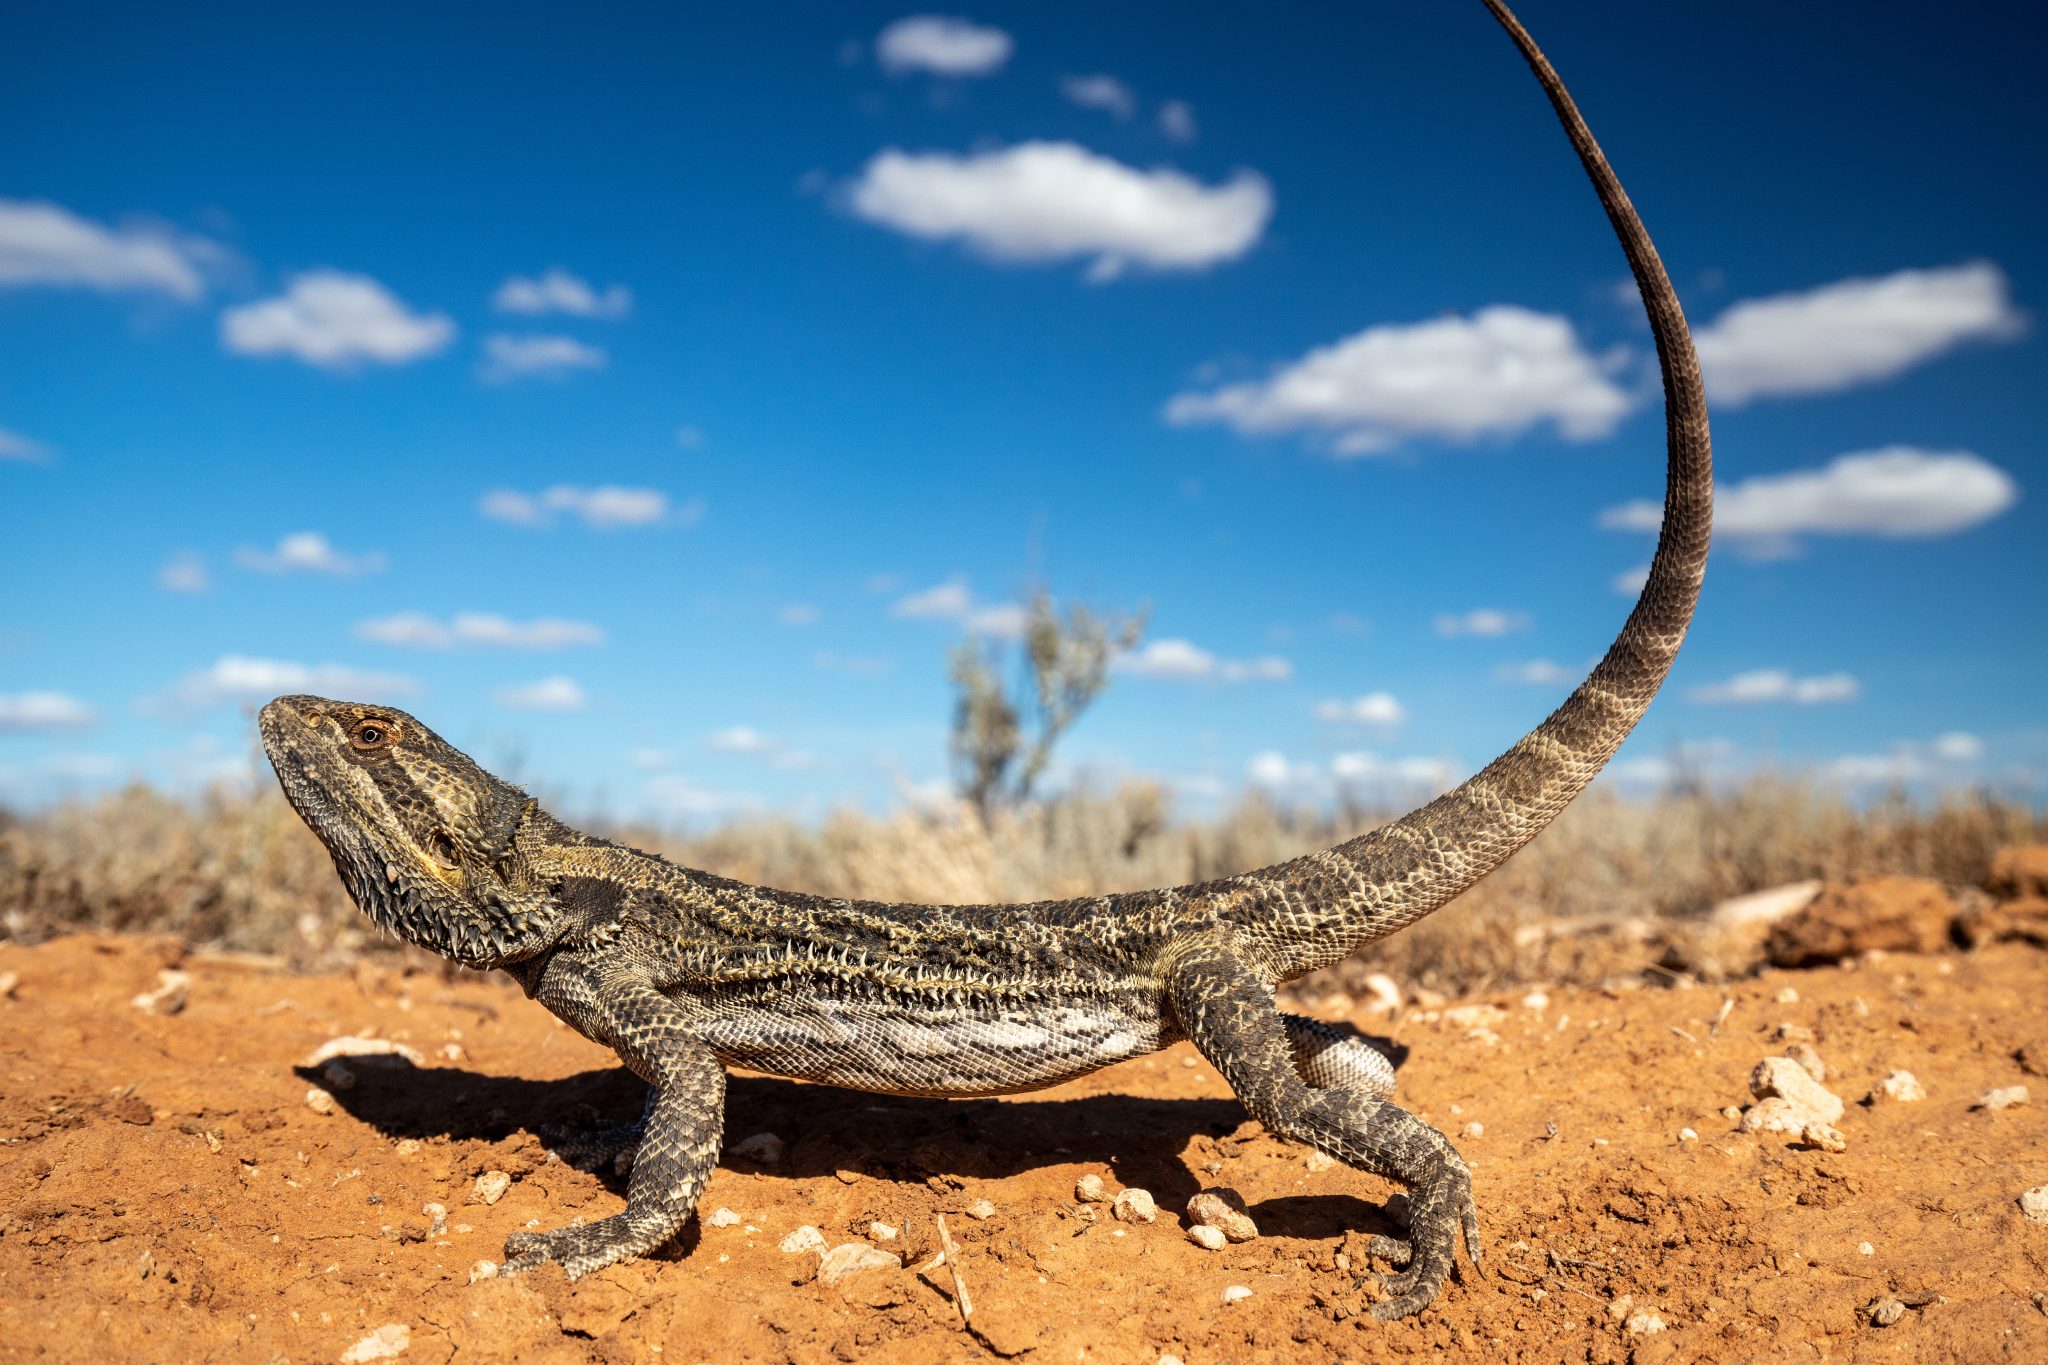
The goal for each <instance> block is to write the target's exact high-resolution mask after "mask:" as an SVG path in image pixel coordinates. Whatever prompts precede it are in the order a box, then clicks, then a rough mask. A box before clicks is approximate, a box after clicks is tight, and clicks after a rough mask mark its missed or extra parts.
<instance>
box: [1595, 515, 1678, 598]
mask: <svg viewBox="0 0 2048 1365" xmlns="http://www.w3.org/2000/svg"><path fill="white" fill-rule="evenodd" d="M1657 516H1658V519H1659V521H1661V520H1662V519H1663V516H1664V513H1663V511H1662V509H1659V511H1658V513H1657ZM1649 581H1650V566H1649V565H1648V564H1638V565H1636V566H1635V567H1634V568H1632V569H1623V570H1622V571H1621V572H1620V573H1618V574H1616V575H1615V576H1614V577H1612V578H1610V579H1608V580H1607V586H1608V587H1610V588H1612V589H1614V590H1615V591H1616V592H1618V593H1620V594H1621V595H1622V596H1623V597H1640V596H1642V593H1643V585H1644V584H1646V583H1648V582H1649Z"/></svg>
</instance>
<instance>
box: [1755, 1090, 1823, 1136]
mask: <svg viewBox="0 0 2048 1365" xmlns="http://www.w3.org/2000/svg"><path fill="white" fill-rule="evenodd" d="M1814 1121H1815V1120H1814V1117H1813V1115H1812V1114H1810V1113H1808V1112H1807V1111H1806V1110H1804V1109H1802V1108H1800V1107H1799V1106H1798V1105H1796V1104H1794V1103H1792V1101H1790V1100H1788V1099H1784V1098H1781V1097H1780V1096H1777V1095H1772V1096H1770V1097H1768V1098H1766V1099H1761V1100H1758V1101H1757V1102H1756V1103H1755V1104H1753V1105H1751V1106H1750V1107H1749V1112H1748V1113H1746V1114H1744V1115H1743V1116H1742V1131H1743V1132H1745V1133H1795V1134H1804V1133H1805V1132H1806V1126H1807V1125H1808V1124H1809V1123H1812V1122H1814Z"/></svg>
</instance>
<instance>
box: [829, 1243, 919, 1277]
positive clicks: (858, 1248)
mask: <svg viewBox="0 0 2048 1365" xmlns="http://www.w3.org/2000/svg"><path fill="white" fill-rule="evenodd" d="M902 1268H903V1258H902V1257H901V1256H898V1255H897V1254H896V1253H895V1252H893V1251H883V1250H881V1249H880V1248H877V1247H871V1246H869V1245H868V1244H867V1243H866V1242H847V1243H845V1244H844V1245H841V1246H836V1247H833V1248H832V1249H831V1250H830V1251H828V1252H826V1253H825V1254H824V1256H823V1257H822V1258H821V1259H820V1260H819V1262H818V1283H820V1284H828V1285H829V1284H838V1283H839V1282H840V1281H841V1280H843V1279H845V1278H846V1277H847V1276H848V1275H852V1274H856V1273H858V1272H860V1271H863V1270H901V1269H902Z"/></svg>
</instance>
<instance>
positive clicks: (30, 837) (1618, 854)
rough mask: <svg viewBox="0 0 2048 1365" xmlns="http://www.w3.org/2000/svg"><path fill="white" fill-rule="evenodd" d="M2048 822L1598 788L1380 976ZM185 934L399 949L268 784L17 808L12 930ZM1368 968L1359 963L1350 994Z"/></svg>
mask: <svg viewBox="0 0 2048 1365" xmlns="http://www.w3.org/2000/svg"><path fill="white" fill-rule="evenodd" d="M1372 823H1374V820H1373V818H1372V816H1371V815H1370V814H1369V813H1368V812H1365V811H1361V810H1351V811H1346V812H1341V813H1336V814H1333V813H1330V812H1320V813H1319V812H1315V811H1306V810H1294V809H1289V808H1285V807H1281V806H1278V805H1275V804H1273V803H1272V802H1270V801H1265V800H1260V799H1251V800H1247V801H1246V802H1244V803H1243V804H1241V805H1239V806H1237V807H1236V808H1234V809H1232V810H1230V811H1228V812H1225V813H1224V814H1222V815H1221V816H1219V817H1217V818H1215V819H1212V820H1186V821H1182V820H1175V819H1173V818H1172V813H1171V810H1170V807H1169V803H1168V801H1167V799H1166V797H1165V796H1164V795H1163V793H1162V792H1161V791H1160V790H1159V789H1158V788H1157V787H1154V786H1150V785H1147V784H1143V783H1136V784H1131V785H1127V786H1125V787H1123V788H1120V789H1118V790H1116V791H1113V792H1088V791H1082V792H1077V793H1073V794H1069V795H1065V796H1062V797H1059V798H1056V799H1054V800H1050V801H1047V802H1043V803H1040V804H1036V805H1032V806H1028V807H1025V808H1022V809H1019V810H1014V811H999V812H997V813H996V815H995V816H994V817H993V818H992V819H991V820H990V821H989V822H988V823H986V824H984V823H983V822H982V821H981V820H980V819H979V818H978V817H977V816H976V815H975V814H974V813H973V811H972V810H971V809H969V808H966V807H964V806H963V807H959V808H956V809H954V810H951V811H947V812H944V813H939V814H924V813H917V812H911V811H901V812H898V813H895V814H892V815H888V816H880V817H877V816H869V815H864V814H857V813H853V812H841V813H839V814H837V815H834V816H832V817H831V818H829V819H827V820H825V821H824V822H823V823H821V824H819V825H816V826H807V825H801V824H797V823H794V822H791V821H786V820H778V819H773V818H758V817H755V818H747V819H743V820H740V821H737V822H735V823H732V824H729V825H724V826H720V827H717V828H713V829H710V830H708V831H704V832H701V833H677V832H664V831H659V830H648V829H624V830H618V831H615V833H616V834H617V835H618V837H620V838H622V839H624V840H625V841H626V842H629V843H632V844H635V845H637V846H639V847H642V848H648V849H651V850H653V851H656V852H660V853H662V854H664V855H666V856H668V857H670V858H673V859H675V860H676V861H678V862H682V863H685V864H688V865H689V866H692V867H700V868H704V869H706V870H709V871H713V872H719V873H723V874H725V875H727V876H733V877H738V878H741V879H743V880H746V881H753V882H762V883H766V884H769V885H773V886H783V887H788V888H791V889H794V890H802V891H812V892H818V893H821V894H828V895H837V896H850V897H858V898H869V899H878V900H905V901H953V902H977V901H1015V900H1040V899H1053V898H1059V897H1066V896H1077V895H1088V894H1098V893H1101V892H1107V891H1118V890H1129V889H1134V888H1138V887H1145V886H1162V885H1173V884H1179V883H1185V882H1193V881H1202V880H1206V879H1208V878H1211V877H1218V876H1224V875H1227V874H1229V873H1233V872H1241V871H1244V870H1246V869H1248V868H1253V867H1261V866H1264V865H1266V864H1269V863H1274V862H1279V861H1281V860H1283V859H1286V858H1289V857H1292V856H1294V855H1295V854H1298V853H1302V852H1305V851H1307V850H1310V849H1314V848H1321V847H1325V846H1327V845H1329V844H1332V843H1335V842H1338V841H1339V840H1341V839H1343V838H1346V837H1348V836H1349V835H1351V834H1353V833H1355V832H1356V831H1358V830H1359V829H1362V828H1366V827H1368V826H1369V825H1371V824H1372ZM2044 837H2048V820H2044V819H2043V817H2042V815H2041V814H2040V813H2038V812H2035V811H2033V810H2031V809H2029V808H2027V807H2025V806H2023V805H2019V804H2016V803H2013V802H2010V801H2006V800H2003V799H2000V798H1997V797H1994V796H1991V795H1988V794H1983V793H1970V792H1955V793H1950V794H1949V795H1947V796H1944V797H1943V798H1941V799H1940V800H1939V801H1937V802H1935V803H1932V804H1920V803H1915V802H1913V801H1910V800H1908V799H1907V798H1906V797H1904V796H1903V795H1899V796H1894V797H1890V798H1887V799H1884V800H1881V801H1878V802H1876V803H1874V804H1869V805H1857V804H1852V803H1850V802H1847V801H1844V800H1842V799H1841V798H1839V797H1837V796H1833V795H1830V794H1828V793H1825V792H1822V791H1819V790H1816V789H1814V788H1812V787H1808V786H1804V785H1801V784H1799V783H1795V782H1789V781H1783V780H1778V779H1773V778H1768V777H1760V778H1757V779H1754V780H1751V781H1750V782H1748V783H1746V784H1744V785H1742V786H1740V787H1737V788H1734V789H1731V790H1695V791H1682V792H1673V793H1667V794H1665V795H1663V796H1661V797H1658V798H1656V799H1654V800H1649V801H1642V802H1636V801H1627V800H1623V799H1620V798H1618V797H1616V796H1614V795H1613V794H1611V793H1607V792H1603V791H1599V790H1595V791H1594V792H1591V793H1589V794H1588V795H1586V796H1585V797H1583V798H1581V799H1580V800H1579V801H1578V802H1577V803H1576V804H1574V805H1573V806H1572V807H1571V808H1570V809H1568V810H1567V811H1566V812H1565V814H1564V816H1563V818H1562V819H1560V820H1559V821H1558V822H1557V824H1556V825H1555V826H1553V827H1552V828H1551V829H1550V830H1548V831H1547V832H1545V833H1544V835H1543V836H1542V837H1541V838H1539V839H1537V840H1536V842H1535V843H1534V844H1532V845H1531V846H1530V847H1529V848H1527V849H1525V850H1524V851H1523V852H1522V853H1520V854H1518V855H1517V856H1516V857H1515V858H1514V859H1512V860H1511V861H1510V862H1509V863H1508V865H1507V866H1506V867H1505V868H1503V869H1502V870H1501V871H1500V872H1498V873H1496V874H1495V875H1494V876H1493V877H1491V878H1489V879H1488V880H1487V881H1485V882H1482V883H1481V884H1480V885H1479V886H1478V887H1477V888H1475V889H1474V890H1473V891H1472V892H1470V893H1469V894H1467V895H1466V896H1465V897H1464V898H1463V899H1462V900H1461V901H1460V902H1459V903H1457V904H1456V905H1453V906H1451V907H1448V908H1447V909H1446V910H1445V911H1444V912H1443V913H1441V914H1439V915H1436V916H1434V917H1432V918H1430V919H1428V920H1425V921H1423V922H1422V923H1421V924H1418V925H1417V926H1415V927H1414V928H1412V929H1410V930H1408V931H1406V932H1404V933H1402V934H1399V935H1397V936H1395V937H1394V938H1391V939H1388V940H1386V941H1384V942H1382V943H1379V944H1376V945H1374V946H1373V947H1372V948H1371V949H1369V950H1368V957H1367V959H1366V960H1367V961H1368V962H1369V964H1370V968H1371V969H1377V970H1386V971H1389V972H1392V973H1393V974H1395V975H1396V976H1398V977H1401V978H1402V979H1405V980H1409V981H1414V982H1417V983H1420V984H1423V985H1427V986H1431V987H1434V988H1436V989H1439V990H1445V991H1461V990H1471V989H1478V988H1483V987H1486V986H1489V985H1496V984H1504V983H1508V982H1514V981H1523V980H1541V981H1581V980H1598V979H1602V978H1605V977H1608V976H1613V975H1617V974H1625V973H1629V972H1639V971H1641V970H1643V969H1644V968H1646V967H1649V966H1650V964H1651V960H1652V959H1653V958H1654V956H1655V950H1654V948H1653V947H1650V946H1647V945H1649V944H1650V943H1651V942H1652V941H1653V940H1654V938H1655V933H1654V926H1655V925H1657V924H1659V923H1669V922H1671V921H1674V920H1677V921H1684V920H1690V919H1693V918H1696V917H1697V916H1699V915H1700V914H1702V913H1704V912H1705V911H1706V910H1708V909H1710V908H1711V907H1712V906H1713V905H1714V904H1715V903H1716V902H1718V901H1720V900H1722V899H1724V898H1726V897H1729V896H1733V895H1739V894H1742V893H1744V892H1748V891H1754V890H1759V889H1762V888H1764V887H1769V886H1776V885H1779V884H1782V883H1784V882H1789V881H1798V880H1802V879H1805V878H1809V877H1823V878H1829V877H1841V876H1845V875H1851V874H1867V873H1879V872H1896V873H1910V874H1917V875H1922V876H1931V877H1935V878H1938V879H1940V880H1942V881H1946V882H1950V883H1956V884H1975V883H1977V882H1979V881H1981V880H1982V878H1983V876H1984V874H1985V871H1986V870H1987V868H1988V866H1989V863H1990V859H1991V855H1992V853H1993V852H1994V851H1996V850H1997V849H1998V848H1999V847H2001V846H2003V845H2006V844H2011V843H2023V842H2029V841H2034V840H2040V839H2042V838H2044ZM86 927H90V928H100V929H120V930H131V931H146V932H157V933H170V934H176V935H178V936H180V937H182V938H184V939H185V940H187V941H188V942H190V943H193V944H195V945H200V946H211V947H228V948H240V949H249V950H255V951H260V952H273V953H279V954H282V955H283V956H285V957H286V958H287V959H289V960H290V961H291V962H293V963H294V964H296V965H300V966H306V967H315V966H332V965H336V964H338V963H341V962H345V961H347V960H350V959H352V958H354V957H356V956H358V955H360V954H361V953H363V952H377V951H390V950H392V945H389V944H387V943H385V942H384V941H382V940H380V939H379V938H378V937H377V935H376V931H375V930H374V928H373V927H372V926H371V925H370V924H369V922H368V921H367V920H366V919H364V918H363V917H362V916H361V915H360V914H359V913H358V912H357V911H356V910H355V908H354V907H353V905H351V904H350V903H349V901H348V898H347V896H346V895H345V894H344V893H343V891H342V889H341V886H340V883H339V882H338V881H337V880H336V878H335V876H334V873H333V869H332V867H331V865H330V864H329V862H328V859H327V855H326V853H325V851H324V850H322V849H321V847H320V846H319V844H318V843H317V842H316V841H315V840H314V839H313V837H312V835H311V834H310V833H308V832H307V830H306V829H305V827H304V826H303V825H302V824H301V823H300V822H299V820H298V818H297V817H296V816H295V815H293V814H292V812H291V810H290V809H289V808H288V807H287V806H286V805H285V804H284V801H283V799H282V798H281V797H280V796H279V795H278V793H277V792H276V791H275V790H274V789H272V788H269V787H264V788H261V789H259V790H257V791H255V792H253V793H244V792H233V791H220V792H216V793H214V794H212V795H210V796H208V797H206V798H205V799H203V800H201V801H199V802H196V803H185V802H179V801H175V800H172V799H170V798H168V797H165V796H162V795H160V794H157V793H155V792H151V791H148V790H146V789H142V788H131V789H129V790H127V791H123V792H120V793H117V794H114V795H110V796H106V797H103V798H100V799H99V800H96V801H92V802H87V803H82V804H70V805H63V806H58V807H55V808H53V809H51V810H49V811H46V812H42V813H38V814H34V815H30V816H26V817H20V818H12V819H10V818H5V817H0V930H4V932H5V934H6V935H7V936H10V937H17V938H34V937H41V936H44V935H48V934H51V933H56V932H60V931H62V930H65V929H68V928H86ZM1366 969H1367V968H1363V967H1361V968H1355V969H1353V968H1352V967H1351V964H1346V969H1345V970H1340V971H1339V972H1338V973H1337V974H1336V977H1334V978H1332V979H1331V980H1326V981H1325V982H1323V983H1320V984H1324V985H1330V984H1334V983H1335V982H1336V981H1341V980H1342V979H1344V978H1345V977H1346V976H1348V975H1355V974H1356V972H1357V971H1362V970H1366Z"/></svg>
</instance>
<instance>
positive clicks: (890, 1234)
mask: <svg viewBox="0 0 2048 1365" xmlns="http://www.w3.org/2000/svg"><path fill="white" fill-rule="evenodd" d="M902 1235H903V1229H901V1228H897V1227H891V1226H890V1225H889V1224H887V1223H870V1224H868V1236H870V1237H872V1238H874V1239H875V1240H876V1241H877V1242H893V1241H895V1240H896V1239H897V1238H898V1237H900V1236H902Z"/></svg>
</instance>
